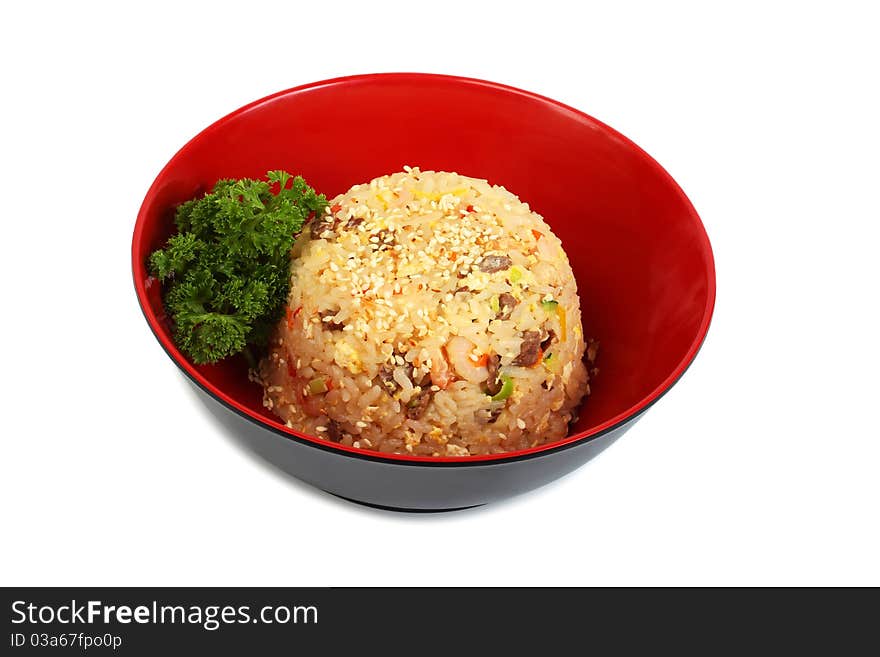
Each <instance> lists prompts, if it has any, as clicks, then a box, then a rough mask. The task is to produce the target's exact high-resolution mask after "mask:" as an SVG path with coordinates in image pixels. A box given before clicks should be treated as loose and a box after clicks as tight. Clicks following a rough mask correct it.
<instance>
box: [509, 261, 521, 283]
mask: <svg viewBox="0 0 880 657" xmlns="http://www.w3.org/2000/svg"><path fill="white" fill-rule="evenodd" d="M522 277H523V272H522V269H520V268H519V267H517V266H516V265H514V266H513V267H511V268H510V282H511V283H519V281H521V280H522Z"/></svg>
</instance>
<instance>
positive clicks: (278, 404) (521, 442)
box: [259, 167, 589, 456]
mask: <svg viewBox="0 0 880 657" xmlns="http://www.w3.org/2000/svg"><path fill="white" fill-rule="evenodd" d="M292 256H293V257H292V259H291V289H290V297H289V300H288V307H287V309H286V315H285V317H284V318H283V319H282V320H281V322H280V323H279V325H278V328H277V331H276V333H275V335H274V337H273V339H272V343H271V349H270V352H269V354H268V356H267V357H266V358H265V359H264V360H263V361H262V363H261V364H260V370H259V380H260V381H261V383H262V384H263V386H264V393H265V394H264V404H265V405H266V406H267V407H268V408H270V409H272V410H273V411H274V412H275V413H276V414H277V415H278V416H279V417H281V419H282V420H283V421H285V422H286V423H287V426H288V427H291V428H293V429H296V430H298V431H300V432H303V433H307V434H311V435H313V436H318V437H320V438H322V439H325V440H328V441H332V442H336V443H341V444H344V445H353V446H354V447H358V448H362V449H367V450H375V451H379V452H396V453H408V454H418V455H426V456H468V455H476V454H494V453H501V452H507V451H512V450H520V449H526V448H529V447H534V446H536V445H540V444H543V443H547V442H551V441H554V440H558V439H560V438H562V437H564V436H565V435H566V433H567V431H568V425H569V422H570V421H571V420H572V418H573V414H574V413H575V412H576V409H577V407H578V406H579V404H580V402H581V400H582V398H583V396H584V395H585V394H587V393H589V384H588V379H589V377H588V374H587V369H586V367H585V365H584V363H583V360H582V359H583V356H584V349H585V344H584V333H583V329H582V327H581V313H580V305H579V301H578V294H577V287H576V284H575V280H574V276H573V275H572V271H571V266H570V265H569V261H568V258H567V256H566V254H565V252H564V251H563V249H562V245H561V243H560V241H559V239H558V238H557V237H556V236H555V235H554V234H553V232H552V231H551V230H550V227H549V226H548V225H547V224H546V223H545V222H544V220H543V219H542V217H541V216H540V215H538V214H537V213H535V212H532V211H531V210H530V209H529V206H528V204H526V203H522V202H520V200H519V199H518V198H517V197H516V196H514V195H513V194H511V193H510V192H508V191H507V190H506V189H504V188H503V187H499V186H493V185H490V184H489V183H488V182H487V181H485V180H478V179H475V178H468V177H465V176H461V175H458V174H456V173H447V172H433V171H420V170H419V169H414V168H410V167H404V171H403V172H399V173H394V174H391V175H386V176H382V177H380V178H376V179H374V180H372V181H370V182H369V183H367V184H363V185H356V186H355V187H352V188H351V189H350V190H349V191H348V192H347V193H346V194H342V195H340V196H338V197H336V198H335V199H333V200H332V201H331V204H330V207H328V208H327V210H326V213H325V214H324V215H323V216H321V217H317V218H315V219H313V220H312V222H311V223H310V224H309V226H308V228H307V229H306V230H304V231H303V233H302V235H301V236H300V237H299V238H298V240H297V242H296V244H295V245H294V248H293V253H292Z"/></svg>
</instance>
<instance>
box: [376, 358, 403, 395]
mask: <svg viewBox="0 0 880 657" xmlns="http://www.w3.org/2000/svg"><path fill="white" fill-rule="evenodd" d="M379 380H380V381H381V382H382V387H383V388H385V390H387V391H388V394H389V395H393V394H394V393H395V392H397V391H398V390H400V384H399V383H398V382H397V381H395V380H394V368H393V367H392V366H391V365H383V366H382V367H381V368H379Z"/></svg>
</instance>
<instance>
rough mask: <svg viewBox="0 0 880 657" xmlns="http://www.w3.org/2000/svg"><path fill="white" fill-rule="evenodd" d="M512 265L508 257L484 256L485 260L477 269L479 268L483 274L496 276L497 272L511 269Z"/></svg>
mask: <svg viewBox="0 0 880 657" xmlns="http://www.w3.org/2000/svg"><path fill="white" fill-rule="evenodd" d="M512 264H513V262H512V261H511V259H510V258H508V257H507V256H506V255H487V256H483V259H482V260H480V262H479V263H477V267H479V269H480V271H482V272H486V273H487V274H494V273H495V272H496V271H504V270H505V269H510V266H511V265H512Z"/></svg>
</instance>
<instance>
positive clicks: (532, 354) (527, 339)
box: [513, 331, 541, 367]
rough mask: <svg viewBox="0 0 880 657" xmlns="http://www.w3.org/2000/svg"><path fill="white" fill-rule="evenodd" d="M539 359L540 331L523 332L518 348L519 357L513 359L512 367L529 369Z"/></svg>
mask: <svg viewBox="0 0 880 657" xmlns="http://www.w3.org/2000/svg"><path fill="white" fill-rule="evenodd" d="M540 357H541V332H540V331H524V332H523V341H522V345H521V346H520V348H519V355H518V356H517V357H516V358H515V359H514V361H513V364H514V365H520V366H522V367H531V366H532V365H535V364H536V363H537V362H538V359H539V358H540Z"/></svg>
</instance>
